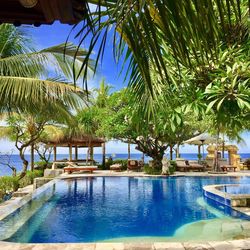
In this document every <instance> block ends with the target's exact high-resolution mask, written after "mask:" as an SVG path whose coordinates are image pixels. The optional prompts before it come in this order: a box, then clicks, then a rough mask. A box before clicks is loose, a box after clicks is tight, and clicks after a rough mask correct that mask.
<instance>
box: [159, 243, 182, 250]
mask: <svg viewBox="0 0 250 250" xmlns="http://www.w3.org/2000/svg"><path fill="white" fill-rule="evenodd" d="M154 250H185V248H184V246H183V244H182V243H175V242H167V243H166V242H156V243H154Z"/></svg>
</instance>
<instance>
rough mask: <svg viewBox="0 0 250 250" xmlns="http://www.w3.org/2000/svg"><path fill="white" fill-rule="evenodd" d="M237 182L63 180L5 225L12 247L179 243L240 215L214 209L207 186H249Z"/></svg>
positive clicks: (4, 234) (210, 179)
mask: <svg viewBox="0 0 250 250" xmlns="http://www.w3.org/2000/svg"><path fill="white" fill-rule="evenodd" d="M249 181H250V178H246V177H245V178H234V177H169V178H144V177H140V178H131V177H90V178H82V179H65V180H58V181H56V182H55V183H54V184H53V185H51V186H50V187H49V188H48V190H47V191H46V192H44V193H42V194H40V195H39V196H38V197H37V198H35V199H33V200H32V201H30V202H29V203H27V204H26V205H24V206H23V207H22V208H21V209H19V210H17V211H16V212H15V213H14V214H12V215H10V216H8V217H7V218H6V219H4V220H3V221H1V222H0V228H1V229H0V234H1V238H2V239H4V240H7V241H13V242H33V243H40V242H41V243H45V242H46V243H47V242H96V241H109V240H114V239H121V238H122V239H124V238H128V237H129V238H130V237H131V238H135V237H174V236H175V234H176V232H179V231H180V228H183V227H185V226H186V225H189V224H192V223H197V222H201V221H215V220H217V219H218V220H220V219H222V218H227V219H228V218H231V215H234V216H236V217H237V216H239V214H237V213H235V212H232V211H231V210H229V209H228V208H227V209H224V208H223V207H221V206H220V207H219V210H217V209H211V208H210V209H209V205H207V204H205V203H204V201H203V198H202V186H204V185H210V184H233V183H235V184H236V183H243V184H244V183H249Z"/></svg>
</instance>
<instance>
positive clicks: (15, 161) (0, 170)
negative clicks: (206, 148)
mask: <svg viewBox="0 0 250 250" xmlns="http://www.w3.org/2000/svg"><path fill="white" fill-rule="evenodd" d="M206 155H207V154H204V157H206ZM239 155H240V157H241V160H245V159H248V158H250V153H239ZM25 157H26V159H27V160H28V161H29V163H30V154H26V155H25ZM73 157H74V156H73ZM109 157H112V159H113V160H117V159H128V154H127V153H107V154H106V158H109ZM165 157H167V158H168V159H169V154H165ZM180 157H181V158H184V159H186V160H197V153H181V154H180ZM68 158H69V155H68V154H57V160H62V159H68ZM130 158H131V159H134V160H141V159H142V153H131V154H130ZM175 158H176V154H173V159H175ZM225 158H228V154H227V153H225ZM2 159H3V157H2ZM2 159H1V160H2ZM79 159H86V154H80V155H79ZM39 160H40V158H39V156H38V155H37V154H35V162H37V161H39ZM94 160H95V161H96V162H97V163H101V162H102V154H94ZM149 160H151V158H150V157H149V156H146V155H145V156H144V162H145V163H148V161H149ZM50 161H53V154H51V157H50ZM10 163H11V165H13V166H15V167H16V169H17V172H20V171H21V169H22V161H21V159H20V157H19V155H18V154H12V155H11V160H10ZM28 169H30V165H29V167H28ZM11 174H12V172H11V170H10V169H9V168H8V167H7V166H4V165H2V164H1V162H0V176H5V175H11Z"/></svg>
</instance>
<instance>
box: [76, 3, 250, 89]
mask: <svg viewBox="0 0 250 250" xmlns="http://www.w3.org/2000/svg"><path fill="white" fill-rule="evenodd" d="M89 3H92V4H95V5H96V6H97V8H96V11H93V8H90V6H89ZM85 4H86V8H85V10H86V12H87V11H88V10H89V13H85V20H84V24H83V25H82V26H81V27H80V31H78V30H77V33H76V36H77V37H80V36H81V35H83V37H82V39H81V42H83V41H85V38H87V37H88V39H89V37H91V39H90V46H89V49H90V50H89V53H91V51H92V50H96V51H97V61H98V60H99V59H101V58H102V56H103V53H104V48H105V45H106V41H107V36H108V35H110V33H112V32H113V33H112V34H113V35H112V36H113V46H114V51H115V52H114V54H115V58H116V59H118V60H119V59H122V60H125V61H126V60H127V61H128V65H129V67H128V71H129V72H130V73H131V77H130V83H133V82H135V81H136V82H139V81H141V84H145V85H147V86H148V88H149V89H150V90H151V92H152V91H153V86H152V85H153V84H154V83H153V82H152V80H151V77H150V69H151V67H153V69H155V70H157V71H158V73H159V75H160V77H161V80H162V81H164V82H165V81H169V80H170V76H171V75H170V74H169V72H168V67H167V66H166V64H165V57H166V55H170V56H172V57H174V58H175V64H176V67H177V68H178V67H179V65H185V66H186V67H188V68H194V62H195V63H196V64H199V65H204V64H206V63H208V62H211V61H215V60H216V57H217V56H216V55H217V51H218V48H219V46H218V45H219V44H220V43H221V42H222V43H223V44H224V45H231V44H234V43H237V42H241V41H243V40H245V39H247V37H246V34H247V25H246V24H247V17H248V15H249V14H248V7H249V6H250V3H249V1H247V0H233V1H228V0H222V1H217V0H200V1H196V0H187V1H184V2H183V1H180V0H177V1H173V0H146V1H138V0H132V1H128V0H127V1H123V0H107V1H98V0H89V1H87V2H86V3H85ZM97 41H99V43H98V42H97ZM165 48H166V49H165ZM89 55H90V54H89ZM88 58H89V57H88V56H87V57H86V60H85V61H84V64H86V63H87V61H88ZM96 66H97V62H96ZM85 69H86V68H85ZM141 78H142V79H143V81H142V80H141Z"/></svg>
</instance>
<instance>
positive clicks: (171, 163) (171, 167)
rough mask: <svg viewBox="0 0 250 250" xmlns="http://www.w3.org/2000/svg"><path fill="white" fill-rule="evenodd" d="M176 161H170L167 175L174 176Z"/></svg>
mask: <svg viewBox="0 0 250 250" xmlns="http://www.w3.org/2000/svg"><path fill="white" fill-rule="evenodd" d="M176 167H177V164H176V161H170V166H169V173H170V174H174V172H175V171H176Z"/></svg>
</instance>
